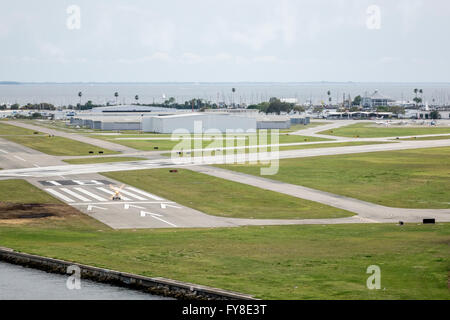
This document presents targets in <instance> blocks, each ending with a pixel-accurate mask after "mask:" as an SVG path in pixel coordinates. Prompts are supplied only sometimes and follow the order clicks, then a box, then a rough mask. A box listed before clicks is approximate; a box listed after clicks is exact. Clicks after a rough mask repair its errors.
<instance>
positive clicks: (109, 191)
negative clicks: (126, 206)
mask: <svg viewBox="0 0 450 320" xmlns="http://www.w3.org/2000/svg"><path fill="white" fill-rule="evenodd" d="M97 189H98V190H100V191H103V192H105V193H107V194H109V195H114V191H112V190H108V189H105V188H103V187H98V188H97ZM120 193H122V191H121V192H120ZM121 198H122V200H125V201H131V199H130V198H127V197H124V196H121Z"/></svg>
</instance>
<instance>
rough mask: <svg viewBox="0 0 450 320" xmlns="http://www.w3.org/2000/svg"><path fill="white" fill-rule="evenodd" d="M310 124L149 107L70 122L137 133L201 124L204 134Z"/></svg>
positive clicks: (95, 113)
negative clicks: (207, 132) (209, 131)
mask: <svg viewBox="0 0 450 320" xmlns="http://www.w3.org/2000/svg"><path fill="white" fill-rule="evenodd" d="M299 120H301V123H303V124H308V123H309V118H299V117H298V116H297V117H289V116H279V115H278V116H277V115H271V116H267V115H261V114H258V113H247V112H244V113H241V114H237V113H235V112H228V111H227V110H224V111H222V112H217V111H216V110H215V111H214V112H192V111H190V110H176V109H170V108H158V107H147V106H135V105H131V106H128V105H126V106H113V107H99V108H95V109H92V110H90V111H86V112H79V113H77V114H76V115H74V116H73V117H71V119H70V125H72V126H79V127H87V128H90V129H94V130H103V131H121V130H135V131H142V132H154V133H166V134H167V133H172V132H173V131H174V130H176V129H185V130H187V131H188V132H190V133H193V132H194V125H195V123H196V122H197V123H198V121H201V124H202V128H201V130H202V132H205V131H207V130H211V129H215V130H219V131H220V132H226V130H227V129H228V130H242V131H244V132H245V131H254V130H256V129H288V128H290V125H291V123H292V124H297V123H299Z"/></svg>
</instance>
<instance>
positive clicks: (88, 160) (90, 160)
mask: <svg viewBox="0 0 450 320" xmlns="http://www.w3.org/2000/svg"><path fill="white" fill-rule="evenodd" d="M140 160H148V159H146V158H138V157H105V158H82V159H66V160H63V161H64V162H67V163H70V164H89V163H106V162H124V161H140Z"/></svg>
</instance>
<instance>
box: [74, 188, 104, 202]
mask: <svg viewBox="0 0 450 320" xmlns="http://www.w3.org/2000/svg"><path fill="white" fill-rule="evenodd" d="M74 189H75V190H77V191H79V192H81V193H84V194H86V195H88V196H90V197H92V198H94V199H95V200H98V201H108V200H106V199H105V198H102V197H100V196H98V195H96V194H94V193H92V192H89V191H87V190H84V189H83V188H74Z"/></svg>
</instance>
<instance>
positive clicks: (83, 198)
mask: <svg viewBox="0 0 450 320" xmlns="http://www.w3.org/2000/svg"><path fill="white" fill-rule="evenodd" d="M60 190H62V191H64V192H65V193H68V194H70V195H71V196H73V197H75V198H77V199H78V200H81V201H91V200H90V199H88V198H85V197H83V196H82V195H81V194H78V193H76V192H73V191H72V190H70V189H67V188H61V189H60Z"/></svg>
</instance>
